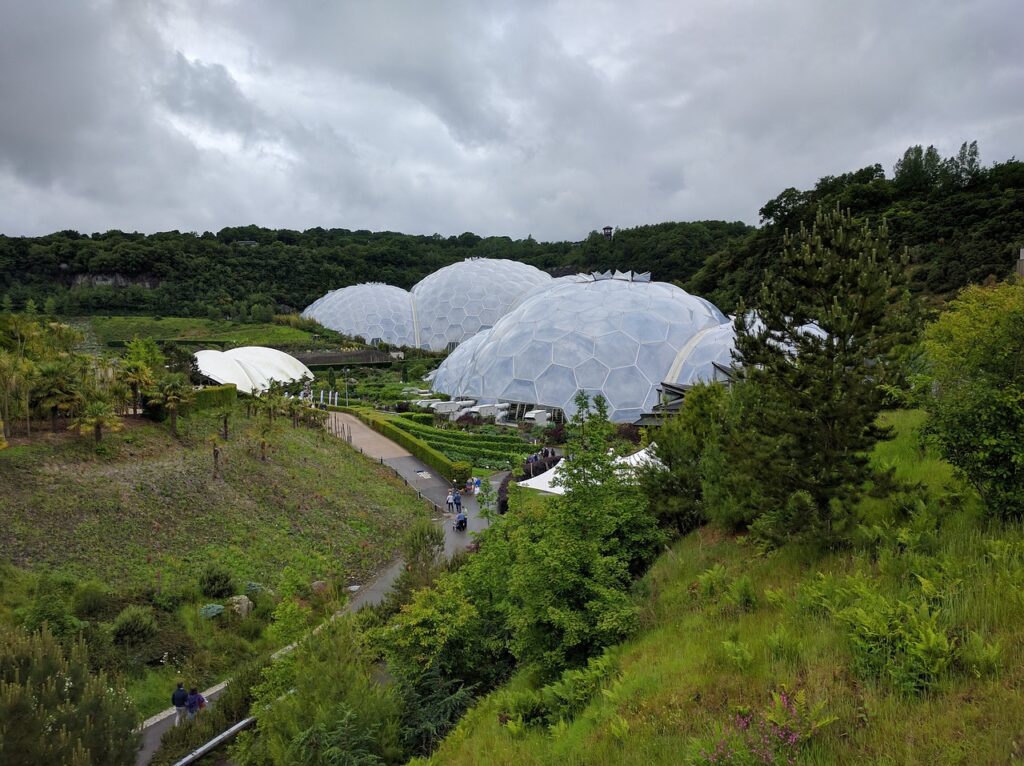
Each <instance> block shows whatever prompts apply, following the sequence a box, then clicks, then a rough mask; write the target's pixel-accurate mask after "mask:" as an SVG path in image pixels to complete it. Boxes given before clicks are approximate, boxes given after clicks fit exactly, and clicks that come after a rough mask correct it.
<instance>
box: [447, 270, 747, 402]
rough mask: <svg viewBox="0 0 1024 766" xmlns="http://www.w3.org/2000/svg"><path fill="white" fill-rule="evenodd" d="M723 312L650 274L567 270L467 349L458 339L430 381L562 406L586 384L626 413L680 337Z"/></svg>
mask: <svg viewBox="0 0 1024 766" xmlns="http://www.w3.org/2000/svg"><path fill="white" fill-rule="evenodd" d="M727 321H728V320H727V319H726V317H725V315H724V314H722V312H721V311H719V310H718V309H717V308H715V306H714V305H713V304H711V303H709V302H708V301H706V300H704V299H703V298H698V297H696V296H693V295H690V294H689V293H687V292H686V291H684V290H682V289H680V288H678V287H675V286H674V285H670V284H666V283H663V282H651V281H649V276H648V275H640V276H639V277H633V276H632V275H630V274H619V273H616V274H615V275H612V274H600V275H592V276H591V277H589V278H587V279H586V281H573V280H567V281H564V282H561V283H559V284H555V285H553V286H551V287H549V289H547V290H544V291H541V292H538V293H537V294H536V295H534V296H532V297H530V298H528V299H526V300H524V301H522V302H521V303H520V304H519V306H518V307H516V308H515V309H513V310H512V311H511V312H509V313H508V314H507V315H506V316H504V317H503V318H502V319H500V320H499V321H498V322H497V324H495V326H494V327H493V328H492V329H491V330H486V331H484V332H482V333H481V335H482V336H483V337H482V338H473V340H472V346H470V347H469V348H468V349H467V351H466V352H464V353H459V351H460V349H456V351H455V352H454V353H453V354H452V355H451V356H449V357H448V359H446V360H445V361H444V363H442V365H441V366H440V368H439V369H438V372H437V376H436V377H435V378H434V383H433V385H434V390H436V391H440V392H442V393H446V394H450V395H451V396H454V397H461V396H465V397H471V398H474V399H476V400H477V401H480V402H495V401H508V402H520V403H524V404H533V405H540V406H543V407H552V408H555V407H557V408H561V409H562V410H563V412H565V414H566V415H567V416H571V415H572V414H573V413H574V412H575V405H574V403H573V398H574V397H575V395H576V392H577V391H578V390H584V391H587V392H588V393H590V394H598V393H600V394H602V395H603V396H604V397H605V399H607V400H608V408H609V416H610V417H611V419H612V420H615V421H619V422H632V421H634V420H636V419H637V418H638V417H639V416H640V415H641V414H643V413H644V412H649V411H650V410H651V409H652V408H653V406H654V405H655V404H657V402H658V397H659V394H658V390H657V387H658V384H659V383H661V382H662V381H663V380H666V375H667V374H668V372H669V370H670V369H671V368H672V366H673V364H674V363H675V362H676V359H677V357H678V356H679V355H680V352H682V351H683V349H684V348H685V347H686V345H687V344H688V343H689V342H690V341H691V340H692V339H693V338H694V337H695V336H697V335H698V334H699V333H701V332H702V331H703V330H706V329H709V328H715V327H718V326H719V325H722V324H725V323H726V322H727ZM467 345H468V344H467Z"/></svg>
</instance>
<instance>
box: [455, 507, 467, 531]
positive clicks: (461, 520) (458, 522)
mask: <svg viewBox="0 0 1024 766" xmlns="http://www.w3.org/2000/svg"><path fill="white" fill-rule="evenodd" d="M466 521H467V519H466V514H464V513H463V512H462V511H459V515H458V516H456V517H455V522H454V523H453V524H452V529H454V530H455V531H456V532H465V531H466Z"/></svg>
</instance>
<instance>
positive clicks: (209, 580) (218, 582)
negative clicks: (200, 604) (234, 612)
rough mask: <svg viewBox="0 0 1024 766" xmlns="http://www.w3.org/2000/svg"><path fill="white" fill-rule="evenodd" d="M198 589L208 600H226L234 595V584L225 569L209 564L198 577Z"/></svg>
mask: <svg viewBox="0 0 1024 766" xmlns="http://www.w3.org/2000/svg"><path fill="white" fill-rule="evenodd" d="M199 589H200V590H201V591H202V593H203V595H204V596H207V597H209V598H228V597H229V596H233V595H234V593H235V583H234V581H233V580H232V578H231V573H230V572H229V571H228V570H227V569H225V568H224V567H222V566H220V565H219V564H215V563H212V562H211V563H209V564H207V565H206V566H205V567H204V568H203V571H202V572H201V573H200V575H199Z"/></svg>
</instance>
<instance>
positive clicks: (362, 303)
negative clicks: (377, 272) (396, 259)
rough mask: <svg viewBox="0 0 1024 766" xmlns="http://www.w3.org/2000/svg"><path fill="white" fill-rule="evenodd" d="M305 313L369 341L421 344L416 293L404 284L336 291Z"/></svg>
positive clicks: (352, 287) (358, 286)
mask: <svg viewBox="0 0 1024 766" xmlns="http://www.w3.org/2000/svg"><path fill="white" fill-rule="evenodd" d="M302 316H304V317H306V318H307V319H315V320H316V321H317V322H319V323H320V324H322V325H323V326H324V327H328V328H330V329H332V330H336V331H337V332H340V333H344V334H345V335H351V336H353V337H355V336H359V337H361V338H363V340H365V341H366V342H367V343H376V342H380V341H383V342H384V343H389V344H391V345H392V346H416V345H418V344H417V342H416V326H415V322H414V321H413V310H412V295H410V294H409V291H408V290H403V289H402V288H401V287H393V286H392V285H385V284H381V283H379V282H378V283H368V284H361V285H352V286H350V287H343V288H341V289H340V290H332V291H331V292H329V293H327V295H325V296H323V297H322V298H319V299H317V300H316V301H314V302H313V303H311V304H309V306H307V307H306V310H305V311H303V312H302Z"/></svg>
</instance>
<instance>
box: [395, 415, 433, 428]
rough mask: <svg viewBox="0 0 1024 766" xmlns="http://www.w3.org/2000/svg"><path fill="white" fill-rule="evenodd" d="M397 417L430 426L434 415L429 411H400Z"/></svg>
mask: <svg viewBox="0 0 1024 766" xmlns="http://www.w3.org/2000/svg"><path fill="white" fill-rule="evenodd" d="M398 417H400V418H405V419H406V420H411V421H412V422H413V423H419V424H420V425H424V426H432V425H433V424H434V416H433V415H431V414H430V413H429V412H400V413H398Z"/></svg>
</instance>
